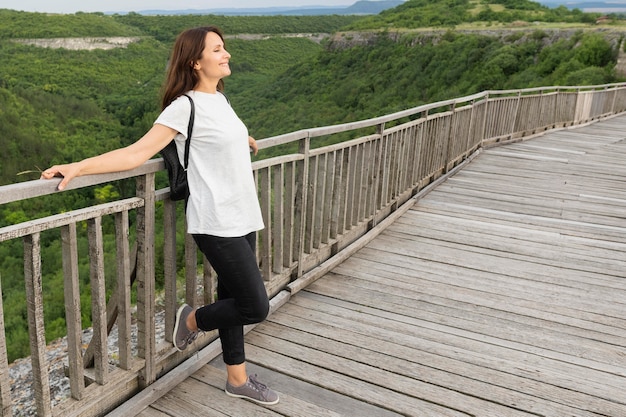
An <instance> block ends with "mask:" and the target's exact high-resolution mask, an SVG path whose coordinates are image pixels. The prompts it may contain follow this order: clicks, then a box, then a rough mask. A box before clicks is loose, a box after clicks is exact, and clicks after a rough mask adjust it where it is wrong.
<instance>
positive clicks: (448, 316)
mask: <svg viewBox="0 0 626 417" xmlns="http://www.w3.org/2000/svg"><path fill="white" fill-rule="evenodd" d="M624 161H626V116H620V117H616V118H613V119H610V120H606V121H603V122H600V123H596V124H592V125H588V126H586V127H582V128H577V129H574V130H561V131H556V132H551V133H548V134H546V135H545V136H542V137H540V138H536V139H532V140H529V141H526V142H520V143H517V144H511V145H507V146H504V147H498V148H492V149H491V150H486V151H484V152H482V153H481V154H480V156H479V157H478V158H476V159H475V160H474V161H473V162H472V163H471V164H469V165H468V166H467V167H465V168H464V169H463V170H461V171H460V172H459V173H457V174H456V175H455V176H454V177H452V178H450V179H449V180H447V181H446V182H445V183H444V184H442V185H440V186H438V187H437V188H436V189H434V190H433V191H432V192H430V193H429V194H428V195H427V196H426V197H424V198H423V199H421V200H419V201H418V202H416V203H415V204H414V205H413V206H412V208H411V209H410V210H408V211H407V212H406V213H405V214H404V215H403V216H402V217H400V218H399V219H398V220H396V221H395V222H394V223H393V224H392V225H391V226H389V227H388V228H387V229H386V230H384V231H383V232H382V233H381V234H380V235H379V236H377V237H376V238H375V239H374V240H372V241H371V242H370V243H369V244H368V245H366V246H365V247H364V248H362V249H361V250H359V251H358V252H357V253H355V254H354V255H353V256H351V257H350V258H349V259H347V260H345V261H344V262H343V263H341V264H340V265H339V266H337V267H335V268H333V269H332V270H331V271H330V272H329V273H327V274H326V275H325V276H323V277H322V278H320V279H319V280H317V281H315V282H314V283H312V284H310V285H309V286H307V287H306V288H305V289H303V290H302V291H300V292H298V293H296V294H293V295H292V296H291V297H289V298H288V300H283V301H286V302H285V303H284V304H282V302H281V304H282V305H281V306H280V307H279V308H277V309H276V310H275V311H274V312H273V313H272V314H271V316H270V317H269V318H268V320H267V321H266V322H264V323H262V324H260V325H258V326H257V327H256V328H254V329H253V330H252V331H251V332H250V333H248V335H247V336H246V338H247V339H246V340H247V355H248V362H249V371H251V372H253V373H258V374H259V375H260V379H261V380H263V381H264V382H267V383H268V384H269V385H270V386H271V387H272V388H274V389H275V390H276V391H278V392H279V393H280V395H281V401H280V403H279V404H277V405H275V406H271V407H261V406H257V405H255V404H253V403H250V402H247V401H242V400H236V399H232V398H230V397H228V396H226V395H225V394H224V392H223V387H224V381H225V370H224V367H223V364H222V362H221V359H220V358H219V357H217V358H215V359H213V360H211V361H210V362H209V363H208V364H206V365H204V366H203V367H202V368H200V369H199V370H193V374H192V375H191V376H188V374H189V373H191V372H188V369H186V368H185V364H183V365H181V366H180V367H179V369H176V370H174V371H172V372H170V374H172V377H171V378H170V379H169V384H170V385H172V381H175V380H176V378H178V379H179V382H176V383H175V385H176V386H175V387H174V388H172V389H171V390H170V389H169V388H167V390H166V389H164V388H163V387H164V386H165V385H164V384H166V383H167V381H165V380H167V376H166V377H165V378H164V381H163V383H162V385H158V384H155V386H151V387H149V389H148V390H146V391H148V392H142V393H140V394H139V395H137V396H136V397H135V398H133V399H132V400H131V401H130V402H129V403H127V404H125V405H123V406H122V407H120V408H119V409H118V410H116V411H114V412H113V413H111V415H125V416H128V415H131V414H128V413H127V412H126V411H125V410H129V409H131V407H132V406H133V403H134V406H135V407H136V406H137V404H142V402H143V403H145V407H143V408H142V411H140V412H139V413H138V414H137V413H134V412H133V413H132V415H138V416H142V417H154V416H173V417H178V416H185V417H188V416H278V415H283V416H355V417H356V416H359V417H361V416H377V417H378V416H381V417H384V416H397V415H405V416H497V417H505V416H506V417H508V416H537V415H540V416H559V417H562V416H614V417H619V416H626V390H624V387H625V386H626V318H625V317H624V311H626V279H625V278H626V185H625V184H626V163H625V162H624ZM205 351H206V352H205ZM209 351H211V352H214V353H218V352H219V348H218V347H217V345H216V343H213V344H212V345H210V346H209V347H207V348H205V350H204V351H202V352H200V353H199V354H204V355H206V356H207V357H209V359H210V357H215V354H213V355H212V356H209V353H207V352H209ZM203 352H204V353H203ZM186 371H187V374H185V372H186ZM181 381H182V382H181Z"/></svg>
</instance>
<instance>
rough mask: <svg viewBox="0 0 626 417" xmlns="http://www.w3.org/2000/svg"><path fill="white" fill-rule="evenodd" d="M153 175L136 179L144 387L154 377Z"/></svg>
mask: <svg viewBox="0 0 626 417" xmlns="http://www.w3.org/2000/svg"><path fill="white" fill-rule="evenodd" d="M154 189H155V178H154V173H149V174H146V175H143V176H141V177H138V178H137V197H139V198H142V199H143V200H144V205H143V206H142V207H140V208H139V209H137V343H138V353H139V357H141V358H144V359H145V365H144V369H143V372H141V373H140V375H139V385H140V386H141V387H142V388H145V387H147V386H148V385H150V384H151V383H153V382H154V381H155V379H156V369H155V362H156V341H155V331H154V327H155V290H154V221H155V195H154Z"/></svg>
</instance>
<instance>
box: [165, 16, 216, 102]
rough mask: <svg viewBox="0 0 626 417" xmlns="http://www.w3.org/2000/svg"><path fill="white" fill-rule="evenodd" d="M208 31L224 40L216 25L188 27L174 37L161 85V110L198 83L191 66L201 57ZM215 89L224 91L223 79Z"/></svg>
mask: <svg viewBox="0 0 626 417" xmlns="http://www.w3.org/2000/svg"><path fill="white" fill-rule="evenodd" d="M209 32H213V33H216V34H217V35H218V36H219V37H220V38H221V39H222V42H224V35H223V34H222V31H221V30H220V29H219V28H218V27H216V26H204V27H199V28H194V29H188V30H186V31H184V32H182V33H181V34H180V35H178V37H177V38H176V42H174V47H173V49H172V56H171V57H170V61H169V64H168V69H167V78H166V80H165V84H164V85H163V96H162V98H161V110H163V109H165V108H166V107H167V106H169V105H170V103H171V102H172V101H174V100H175V99H176V98H177V97H178V96H180V95H181V94H183V93H185V92H187V91H189V90H191V89H193V88H194V87H195V86H196V84H197V83H198V75H197V74H196V71H195V70H194V68H193V67H194V65H195V63H196V62H197V61H198V60H200V58H202V51H204V47H205V43H206V35H207V33H209ZM217 90H218V91H224V81H222V80H220V81H219V83H218V84H217Z"/></svg>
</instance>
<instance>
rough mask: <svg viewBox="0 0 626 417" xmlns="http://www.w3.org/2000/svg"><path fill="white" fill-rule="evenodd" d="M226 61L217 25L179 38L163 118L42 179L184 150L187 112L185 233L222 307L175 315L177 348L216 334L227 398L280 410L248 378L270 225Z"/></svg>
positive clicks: (262, 313) (265, 305)
mask: <svg viewBox="0 0 626 417" xmlns="http://www.w3.org/2000/svg"><path fill="white" fill-rule="evenodd" d="M229 60H230V54H229V53H228V52H227V51H226V49H225V46H224V37H223V35H222V33H221V31H220V30H219V29H218V28H216V27H212V26H211V27H201V28H195V29H190V30H187V31H184V32H183V33H181V34H180V35H179V36H178V38H177V39H176V42H175V44H174V49H173V51H172V57H171V60H170V67H169V70H168V74H167V79H166V83H165V87H164V92H163V99H162V112H161V114H160V115H159V116H158V118H157V120H156V121H155V123H154V126H153V127H152V128H151V129H150V130H149V131H148V133H146V134H145V135H144V136H143V137H142V138H141V139H139V140H138V141H137V142H135V143H133V144H132V145H129V146H127V147H125V148H121V149H116V150H113V151H111V152H107V153H105V154H102V155H99V156H95V157H92V158H87V159H84V160H82V161H80V162H75V163H71V164H65V165H55V166H52V167H50V168H48V169H47V170H45V171H44V172H43V173H42V178H44V179H50V178H53V177H63V179H62V180H61V182H60V183H59V185H58V189H59V190H63V189H64V188H65V187H66V186H67V184H68V182H69V181H71V180H72V178H74V177H77V176H80V175H87V174H99V173H106V172H117V171H124V170H129V169H133V168H136V167H138V166H140V165H142V164H143V163H144V162H146V161H147V160H148V159H150V158H151V157H152V156H154V155H155V154H157V153H158V152H159V151H160V150H161V149H163V148H164V147H165V146H166V145H167V144H168V143H169V142H170V141H171V140H172V139H175V140H176V145H177V149H178V154H179V158H180V157H181V156H182V155H183V152H184V141H185V138H186V135H187V124H188V122H189V115H190V111H191V107H190V103H189V100H188V99H187V98H186V97H182V95H183V94H187V95H189V96H190V97H191V98H192V99H193V101H194V103H195V123H194V129H193V134H192V140H191V146H190V150H189V165H188V171H187V177H188V182H189V189H190V197H189V199H188V201H187V206H186V207H187V209H186V215H187V227H188V230H187V231H188V233H190V234H192V236H193V238H194V240H195V242H196V244H197V245H198V247H199V248H200V250H201V251H202V252H203V253H204V255H205V256H206V257H207V259H208V260H209V262H210V263H211V265H212V266H213V269H214V270H215V271H216V273H217V275H218V301H216V302H215V303H213V304H210V305H207V306H203V307H200V308H198V309H193V308H191V307H190V306H188V305H186V304H185V305H183V306H181V307H180V309H179V310H178V312H177V314H176V326H175V328H174V336H173V340H174V346H175V347H176V349H178V350H183V349H185V348H186V347H187V345H188V344H189V343H191V342H193V340H194V339H195V336H196V335H197V332H198V331H199V330H202V331H210V330H214V329H219V335H220V339H221V343H222V350H223V358H224V362H225V363H226V369H227V374H228V377H227V381H226V389H225V391H226V393H227V394H228V395H230V396H234V397H240V398H246V399H250V400H252V401H255V402H258V403H261V404H276V403H277V402H278V400H279V399H278V395H277V394H276V393H275V392H274V391H272V390H271V389H269V388H268V387H267V386H265V385H264V384H261V383H260V382H258V381H257V380H256V376H254V375H251V376H248V375H247V372H246V365H245V353H244V339H243V326H244V325H247V324H253V323H258V322H261V321H263V320H264V319H265V318H266V317H267V314H268V312H269V301H268V298H267V293H266V291H265V286H264V285H263V279H262V278H261V274H260V271H259V268H258V264H257V261H256V255H255V244H256V232H257V231H258V230H260V229H262V228H263V227H264V225H263V220H262V217H261V210H260V207H259V202H258V198H257V194H256V187H255V183H254V178H253V175H252V166H251V161H250V150H252V151H253V152H254V153H255V154H256V152H257V150H258V148H257V145H256V141H255V140H254V139H253V138H252V137H250V136H248V130H247V128H246V126H245V125H244V124H243V123H242V122H241V120H239V118H238V117H237V115H236V114H235V112H234V111H233V109H232V108H231V107H230V105H229V103H228V101H227V99H226V97H225V96H224V95H223V94H222V91H223V80H222V79H223V78H224V77H227V76H228V75H230V73H231V71H230V68H229Z"/></svg>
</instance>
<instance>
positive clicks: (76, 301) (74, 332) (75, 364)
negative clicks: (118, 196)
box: [61, 223, 85, 400]
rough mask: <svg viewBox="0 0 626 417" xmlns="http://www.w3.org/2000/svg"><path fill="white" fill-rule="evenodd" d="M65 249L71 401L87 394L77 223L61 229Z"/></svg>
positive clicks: (64, 273)
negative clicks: (84, 370)
mask: <svg viewBox="0 0 626 417" xmlns="http://www.w3.org/2000/svg"><path fill="white" fill-rule="evenodd" d="M61 240H62V246H63V276H64V287H65V288H64V291H65V321H66V323H67V353H68V370H69V375H70V391H71V394H72V398H75V399H77V400H80V399H81V398H82V397H83V392H84V390H85V378H84V372H83V357H82V350H81V345H82V321H81V307H80V289H79V275H78V242H77V238H76V223H70V224H69V225H67V226H64V227H62V228H61Z"/></svg>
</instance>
